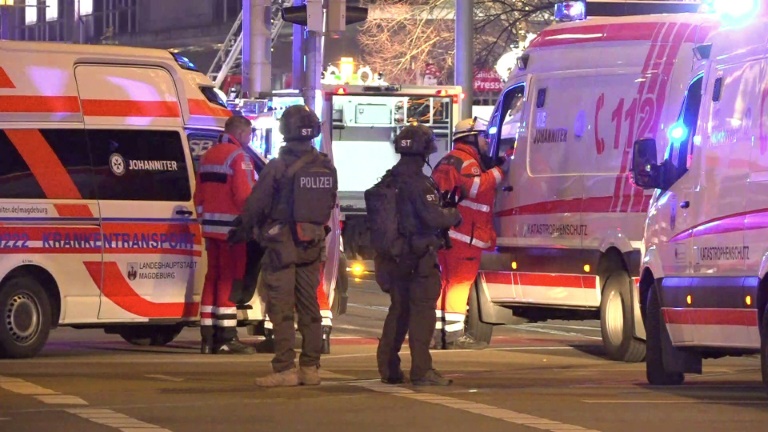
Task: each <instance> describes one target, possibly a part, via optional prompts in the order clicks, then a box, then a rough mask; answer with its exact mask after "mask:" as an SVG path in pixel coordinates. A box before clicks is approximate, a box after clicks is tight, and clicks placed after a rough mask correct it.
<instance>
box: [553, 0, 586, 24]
mask: <svg viewBox="0 0 768 432" xmlns="http://www.w3.org/2000/svg"><path fill="white" fill-rule="evenodd" d="M585 19H587V2H586V0H574V1H566V2H562V3H557V4H555V20H557V21H581V20H585Z"/></svg>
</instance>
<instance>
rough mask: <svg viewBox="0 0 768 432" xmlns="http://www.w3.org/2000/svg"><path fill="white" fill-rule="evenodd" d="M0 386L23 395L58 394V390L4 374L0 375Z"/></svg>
mask: <svg viewBox="0 0 768 432" xmlns="http://www.w3.org/2000/svg"><path fill="white" fill-rule="evenodd" d="M0 387H2V388H4V389H6V390H8V391H10V392H14V393H18V394H23V395H30V396H40V395H57V394H59V393H58V392H55V391H53V390H49V389H47V388H43V387H40V386H39V385H35V384H32V383H31V382H27V381H24V380H22V379H19V378H11V377H6V376H0Z"/></svg>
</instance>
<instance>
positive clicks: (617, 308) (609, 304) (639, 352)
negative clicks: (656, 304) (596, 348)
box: [600, 270, 645, 363]
mask: <svg viewBox="0 0 768 432" xmlns="http://www.w3.org/2000/svg"><path fill="white" fill-rule="evenodd" d="M631 289H632V278H631V277H629V274H627V272H625V271H623V270H622V271H616V272H613V273H611V274H610V276H608V279H607V280H606V281H605V285H604V286H603V294H602V298H601V300H600V333H601V334H602V337H603V347H604V348H605V353H606V355H607V356H608V358H609V359H611V360H616V361H623V362H627V363H637V362H641V361H643V359H644V358H645V343H644V342H643V341H639V340H637V339H635V337H634V334H633V333H634V331H633V329H634V325H635V320H634V319H633V315H632V314H633V310H634V307H633V304H632V295H631V292H630V290H631Z"/></svg>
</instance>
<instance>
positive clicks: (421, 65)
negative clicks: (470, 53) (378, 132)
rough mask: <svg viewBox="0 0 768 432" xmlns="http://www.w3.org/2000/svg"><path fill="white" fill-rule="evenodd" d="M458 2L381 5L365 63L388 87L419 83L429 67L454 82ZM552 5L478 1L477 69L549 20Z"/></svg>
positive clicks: (367, 29)
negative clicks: (390, 84)
mask: <svg viewBox="0 0 768 432" xmlns="http://www.w3.org/2000/svg"><path fill="white" fill-rule="evenodd" d="M455 1H456V0H410V1H409V0H377V1H375V2H373V1H372V2H371V4H370V5H369V7H370V13H369V18H368V20H367V21H365V23H364V24H363V26H362V27H361V29H360V35H359V41H360V44H361V47H362V49H363V61H364V62H365V63H366V64H368V65H370V66H371V67H372V68H374V70H377V71H380V72H383V73H384V76H385V79H387V80H388V81H390V82H399V83H419V82H421V79H422V77H423V75H424V72H425V70H426V69H427V68H428V65H434V67H432V68H430V69H431V70H432V71H434V70H437V72H438V76H437V77H436V78H437V79H438V81H439V82H441V83H450V82H452V81H453V63H454V57H455V48H454V47H455ZM554 3H555V2H554V1H553V0H475V54H476V55H475V66H477V67H479V68H491V67H492V66H493V64H494V63H495V62H496V60H497V59H498V58H499V57H500V56H501V55H502V54H504V53H505V52H507V51H508V50H509V49H510V48H511V47H512V46H514V45H515V43H516V42H517V41H518V40H521V39H522V40H524V39H525V36H522V35H523V34H524V33H525V32H527V31H532V30H538V29H539V28H540V27H542V26H543V25H545V24H546V23H548V22H549V21H550V19H551V12H552V10H553V8H554Z"/></svg>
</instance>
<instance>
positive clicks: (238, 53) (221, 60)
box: [208, 0, 292, 87]
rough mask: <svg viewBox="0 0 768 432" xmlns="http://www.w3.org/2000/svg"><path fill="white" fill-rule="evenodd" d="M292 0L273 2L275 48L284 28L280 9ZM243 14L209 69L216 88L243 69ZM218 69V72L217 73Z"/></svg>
mask: <svg viewBox="0 0 768 432" xmlns="http://www.w3.org/2000/svg"><path fill="white" fill-rule="evenodd" d="M291 3H292V2H291V0H272V32H271V33H272V34H271V37H272V41H271V45H270V46H272V47H274V46H275V41H277V36H278V35H279V34H280V30H281V29H282V28H283V23H284V21H283V17H282V15H281V14H280V9H281V8H282V7H283V6H290V4H291ZM242 24H243V12H242V11H241V12H240V15H238V16H237V19H236V20H235V24H234V25H233V26H232V29H231V30H230V31H229V34H228V35H227V38H226V39H225V40H224V44H223V45H222V46H221V50H219V53H218V54H217V55H216V59H214V61H213V64H211V67H210V69H208V77H209V78H210V79H211V80H212V81H213V82H214V84H215V85H216V87H221V84H222V83H223V82H224V79H226V77H227V75H229V72H230V71H231V70H233V69H238V68H241V69H242V60H243V26H242ZM217 69H218V72H215V71H216V70H217Z"/></svg>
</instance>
